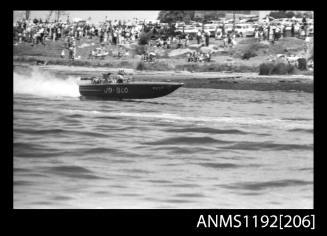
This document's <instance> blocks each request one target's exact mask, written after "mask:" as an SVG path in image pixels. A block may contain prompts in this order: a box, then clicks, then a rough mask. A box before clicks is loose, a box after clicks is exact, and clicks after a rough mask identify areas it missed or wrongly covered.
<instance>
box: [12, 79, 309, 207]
mask: <svg viewBox="0 0 327 236" xmlns="http://www.w3.org/2000/svg"><path fill="white" fill-rule="evenodd" d="M75 82H76V78H69V79H67V80H60V79H56V78H44V77H37V76H36V75H31V76H22V75H18V74H15V73H14V140H13V141H14V171H13V175H14V208H312V207H313V94H312V93H302V92H278V91H271V92H260V91H241V90H239V91H235V90H219V89H187V88H180V89H178V90H176V91H175V92H174V93H172V94H170V95H168V96H166V97H162V98H157V99H151V100H133V101H90V100H80V99H79V97H78V96H79V93H78V86H77V85H76V84H75Z"/></svg>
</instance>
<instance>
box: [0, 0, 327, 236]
mask: <svg viewBox="0 0 327 236" xmlns="http://www.w3.org/2000/svg"><path fill="white" fill-rule="evenodd" d="M125 3H126V2H125ZM31 4H35V5H34V6H32V5H31ZM48 4H49V5H48V6H47V7H46V5H45V2H27V1H26V2H22V3H18V4H17V5H16V6H15V7H12V8H10V9H8V10H7V11H6V12H7V19H9V22H8V24H7V25H8V32H11V30H12V28H11V27H12V19H13V15H12V14H13V10H21V9H32V10H42V9H51V8H56V9H63V10H65V9H68V10H69V9H78V10H83V8H84V10H97V9H98V10H103V9H110V10H113V9H116V10H128V9H130V10H132V9H133V10H144V9H149V8H150V9H151V10H156V9H163V10H170V9H172V10H174V9H185V10H188V9H194V8H196V9H199V10H210V9H219V10H220V9H221V10H228V9H233V8H237V9H240V10H247V9H252V10H265V9H281V8H282V9H291V10H301V9H304V10H313V11H314V17H315V38H314V40H315V49H314V50H315V55H316V56H315V57H316V58H317V57H318V60H317V59H316V62H315V63H316V66H315V72H314V78H315V81H314V130H315V131H314V209H312V210H288V209H275V210H268V209H260V210H252V209H244V210H243V209H232V210H228V209H227V210H219V209H198V210H175V209H172V210H156V209H153V210H152V209H151V210H14V209H13V172H12V170H13V159H12V156H13V155H12V152H13V142H11V141H12V140H13V99H11V98H13V93H12V92H13V91H12V90H10V89H9V90H8V89H6V88H8V87H9V88H13V84H12V80H10V78H12V75H13V74H12V73H13V72H12V70H11V69H12V66H13V64H12V59H13V53H12V48H10V51H8V57H7V58H8V66H7V69H8V74H7V75H11V76H10V77H9V78H8V76H6V78H2V79H3V81H4V82H5V84H4V85H3V86H4V87H3V90H4V91H5V93H1V95H2V96H4V98H3V99H2V101H5V104H4V106H3V107H5V108H7V110H6V111H5V113H6V116H2V118H5V119H6V123H4V124H5V127H6V128H8V134H6V136H5V138H4V139H3V140H4V141H5V142H3V144H4V147H5V149H6V150H8V149H9V150H8V151H9V153H8V154H5V155H4V157H7V158H6V160H7V161H8V163H7V168H6V170H7V171H5V172H2V173H6V177H5V178H3V179H5V180H6V186H7V189H6V191H5V192H6V193H7V196H8V198H7V201H6V205H5V209H6V212H7V215H6V218H7V220H9V221H10V223H12V224H13V227H12V230H13V231H17V230H18V231H20V230H22V231H21V232H26V231H29V232H35V233H36V232H40V233H42V234H46V233H47V232H52V233H63V232H65V233H69V232H68V231H66V228H69V229H70V230H71V231H70V232H73V233H77V231H80V232H84V233H92V235H93V234H96V233H97V232H98V231H99V230H100V231H102V233H105V234H112V233H113V232H114V230H115V231H116V230H117V232H122V231H126V230H127V231H130V232H131V233H136V232H139V231H141V232H142V231H148V232H153V233H154V234H157V233H161V232H172V233H174V232H177V231H180V232H183V233H199V232H212V233H216V234H218V233H220V232H230V231H233V232H235V231H236V232H237V231H242V232H276V233H284V232H285V233H289V232H290V231H295V232H305V231H303V230H301V231H299V230H298V229H291V230H282V231H281V230H278V229H277V230H276V229H254V228H248V229H245V228H244V227H242V228H240V229H235V228H234V229H231V228H225V229H222V228H207V229H203V228H202V229H197V228H196V223H197V221H198V218H199V216H200V215H201V214H203V215H208V214H211V215H215V214H224V215H228V214H233V215H235V214H242V215H245V214H248V215H253V214H258V215H262V214H268V215H271V214H284V215H285V214H291V215H293V214H300V215H303V214H304V215H306V214H315V215H316V230H314V231H308V232H311V233H312V232H314V233H318V232H322V230H323V222H324V221H323V220H322V217H323V213H322V205H323V204H322V203H323V198H322V195H321V191H322V189H323V188H324V187H323V186H324V185H323V184H322V181H323V178H322V175H321V173H322V171H323V170H322V168H324V165H323V164H322V162H323V160H322V159H323V158H325V156H326V155H323V153H322V149H323V148H321V146H322V145H323V143H322V142H323V136H322V135H323V134H324V131H323V129H322V127H323V124H324V121H325V120H326V119H323V115H322V112H321V110H322V109H323V101H324V100H323V80H324V76H323V75H322V72H321V71H322V70H321V69H319V68H322V67H321V66H320V63H321V62H322V63H323V62H324V61H323V59H322V60H319V54H320V55H321V52H322V44H320V42H321V41H324V40H323V38H324V37H323V35H320V34H322V33H323V31H325V29H324V28H325V25H324V24H325V22H324V19H323V18H324V15H325V12H324V11H323V8H321V9H319V7H318V6H316V7H313V6H312V5H311V4H312V3H309V4H310V5H309V4H308V3H307V4H300V5H299V2H293V3H292V2H289V1H288V2H286V1H272V2H266V4H267V5H266V6H265V7H262V6H260V5H261V4H262V2H261V1H260V4H259V5H257V4H256V2H255V3H254V4H253V2H251V3H249V2H247V1H242V2H240V3H237V2H228V3H223V2H216V3H213V2H204V3H203V2H198V3H196V2H192V3H191V2H178V3H177V2H176V1H175V2H172V3H169V2H163V1H160V2H157V3H156V5H154V4H155V3H154V2H142V3H141V2H139V1H134V2H128V3H127V4H124V2H120V4H121V6H120V7H117V6H115V5H112V4H114V3H113V2H107V3H106V4H104V3H100V2H99V3H95V4H91V3H88V4H86V2H85V3H83V2H79V3H74V2H70V3H67V1H66V2H63V3H60V2H58V1H55V4H54V2H48ZM69 4H71V5H70V6H69ZM142 4H143V6H142ZM177 4H180V5H177ZM214 4H215V5H214ZM226 4H229V6H226ZM251 4H252V5H251ZM209 5H210V6H209ZM258 6H260V7H259V9H258ZM40 7H42V9H40ZM93 7H95V8H93ZM298 7H300V9H298ZM150 9H149V10H150ZM320 29H321V30H320ZM7 35H8V44H9V45H10V47H13V46H12V38H11V37H12V36H11V33H8V34H7ZM321 39H322V40H321ZM5 45H7V44H5ZM6 48H9V47H6ZM317 53H318V54H317ZM319 73H321V75H319ZM6 83H8V85H7V84H6ZM317 83H318V84H317ZM8 91H9V93H10V94H6V92H8ZM8 98H9V99H8ZM7 100H8V101H7ZM319 106H321V107H320V109H318V107H319ZM3 114H4V113H3ZM7 122H8V123H7ZM6 142H8V144H7V143H6ZM8 177H9V178H8ZM63 228H65V230H64V229H63Z"/></svg>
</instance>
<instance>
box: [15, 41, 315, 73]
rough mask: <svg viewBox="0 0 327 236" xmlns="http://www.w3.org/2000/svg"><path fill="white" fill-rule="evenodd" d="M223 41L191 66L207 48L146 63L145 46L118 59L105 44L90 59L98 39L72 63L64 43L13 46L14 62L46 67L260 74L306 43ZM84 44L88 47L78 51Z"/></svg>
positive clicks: (167, 52)
mask: <svg viewBox="0 0 327 236" xmlns="http://www.w3.org/2000/svg"><path fill="white" fill-rule="evenodd" d="M222 44H223V42H222V41H221V40H214V39H212V38H211V39H210V48H211V50H212V51H213V54H212V62H209V63H189V62H187V61H186V60H187V59H186V53H187V52H188V51H190V50H192V51H194V50H195V51H201V50H203V49H204V48H197V47H196V42H195V41H191V42H190V46H189V47H187V48H185V49H158V48H155V47H151V48H150V49H149V51H154V52H155V53H156V54H157V60H156V61H155V62H154V63H144V62H143V61H141V56H140V54H141V53H142V51H143V48H142V46H138V45H136V44H131V45H126V46H124V48H125V50H126V51H125V52H127V53H128V55H124V56H123V57H121V58H118V57H117V54H118V47H117V46H112V45H105V47H106V49H107V50H109V55H108V56H107V57H106V58H105V59H88V56H89V53H90V51H91V50H92V49H95V48H97V47H99V41H98V39H94V40H91V39H82V40H80V41H78V42H77V46H78V47H77V56H80V59H78V60H74V61H70V60H68V59H67V57H68V56H67V55H68V51H67V50H65V53H66V58H60V54H61V50H62V49H64V45H65V44H64V41H61V40H60V41H57V42H52V41H47V42H46V45H45V46H44V45H41V44H39V45H34V46H31V44H29V43H22V44H18V45H16V46H14V61H15V62H25V63H31V64H36V63H37V62H38V61H44V62H45V63H46V64H47V65H72V66H90V67H110V68H117V67H119V68H132V69H137V70H145V71H166V70H172V71H191V72H222V71H229V72H257V73H259V68H260V64H262V63H264V62H268V61H267V59H268V58H269V57H270V56H274V55H276V54H286V53H292V54H295V55H296V54H298V53H300V52H301V51H303V49H304V46H305V42H304V40H300V39H297V38H285V39H281V40H279V41H277V42H276V43H275V44H274V45H271V44H269V43H265V42H264V43H259V42H255V39H253V38H246V39H238V44H237V45H236V46H235V47H234V48H230V49H224V48H223V47H222ZM81 45H84V46H85V47H82V48H79V46H81ZM173 48H174V47H173ZM280 73H290V74H312V72H308V71H299V70H297V69H296V68H287V69H286V70H284V71H283V70H282V72H280Z"/></svg>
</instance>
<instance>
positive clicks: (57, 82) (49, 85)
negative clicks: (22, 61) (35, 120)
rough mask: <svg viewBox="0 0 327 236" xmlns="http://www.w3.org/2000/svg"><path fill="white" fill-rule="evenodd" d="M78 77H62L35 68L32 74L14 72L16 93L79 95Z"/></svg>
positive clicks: (60, 95) (57, 95)
mask: <svg viewBox="0 0 327 236" xmlns="http://www.w3.org/2000/svg"><path fill="white" fill-rule="evenodd" d="M77 80H78V78H76V77H69V78H68V79H62V78H58V77H55V76H54V75H52V74H50V73H47V72H42V71H40V70H38V69H33V71H32V73H31V74H30V75H27V74H21V73H17V72H14V94H31V95H37V96H42V97H79V96H80V94H79V90H78V85H77Z"/></svg>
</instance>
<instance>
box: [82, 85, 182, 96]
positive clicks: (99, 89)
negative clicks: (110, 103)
mask: <svg viewBox="0 0 327 236" xmlns="http://www.w3.org/2000/svg"><path fill="white" fill-rule="evenodd" d="M182 85H183V84H182V83H169V82H142V83H141V82H139V83H136V82H130V83H121V84H118V83H112V84H87V85H79V92H80V94H81V95H82V96H83V97H86V98H101V99H109V100H115V99H150V98H157V97H162V96H165V95H167V94H170V93H172V92H173V91H175V90H176V89H178V88H179V87H181V86H182Z"/></svg>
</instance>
